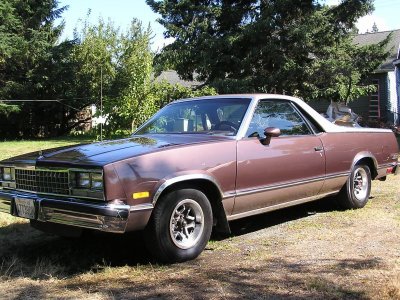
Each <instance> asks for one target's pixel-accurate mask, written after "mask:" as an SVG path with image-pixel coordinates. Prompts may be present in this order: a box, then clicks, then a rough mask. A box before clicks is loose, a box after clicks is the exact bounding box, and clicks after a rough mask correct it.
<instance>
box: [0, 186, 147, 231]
mask: <svg viewBox="0 0 400 300" xmlns="http://www.w3.org/2000/svg"><path fill="white" fill-rule="evenodd" d="M16 197H18V198H25V199H32V200H34V203H35V211H36V213H35V220H38V221H41V222H50V223H58V224H64V225H70V226H76V227H82V228H89V229H96V230H100V231H105V232H114V233H124V232H126V231H133V230H140V229H143V228H144V227H145V226H146V224H147V222H148V220H149V218H150V215H151V211H152V209H153V205H152V204H139V205H135V206H130V205H114V204H107V203H93V202H88V201H82V200H78V199H73V198H67V199H55V198H48V197H47V196H40V195H36V194H31V193H20V192H16V191H6V190H0V212H4V213H8V214H11V215H14V216H17V217H18V215H17V213H16V209H15V205H14V199H15V198H16Z"/></svg>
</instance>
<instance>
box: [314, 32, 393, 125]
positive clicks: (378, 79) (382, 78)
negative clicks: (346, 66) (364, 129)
mask: <svg viewBox="0 0 400 300" xmlns="http://www.w3.org/2000/svg"><path fill="white" fill-rule="evenodd" d="M390 33H392V39H391V41H390V42H389V45H388V50H389V52H390V55H389V57H388V58H387V59H386V61H384V62H383V63H382V64H381V65H380V66H379V68H378V69H377V70H375V72H373V73H372V74H371V76H370V79H369V80H370V83H371V84H374V85H375V86H376V92H373V93H371V94H370V95H368V96H365V97H361V98H359V99H356V100H354V101H351V102H350V103H349V104H348V106H349V107H350V108H351V109H352V110H353V111H354V112H355V113H356V114H358V115H360V116H362V117H363V118H365V119H376V120H379V121H383V122H388V123H391V124H399V123H400V115H399V113H400V56H399V55H400V53H399V49H400V29H397V30H391V31H383V32H373V33H365V34H358V35H356V36H355V37H354V43H355V44H357V45H360V46H365V45H371V44H376V43H379V42H381V41H383V40H384V39H385V38H386V37H387V36H388V35H389V34H390ZM309 104H310V105H311V106H312V107H313V108H314V109H316V110H317V111H318V112H320V113H323V112H326V110H327V108H328V106H329V104H330V103H329V101H318V102H314V101H313V102H311V103H309Z"/></svg>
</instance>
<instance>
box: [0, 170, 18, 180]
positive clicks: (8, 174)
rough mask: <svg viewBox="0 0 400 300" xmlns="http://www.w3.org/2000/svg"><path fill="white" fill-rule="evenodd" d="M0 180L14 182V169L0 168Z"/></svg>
mask: <svg viewBox="0 0 400 300" xmlns="http://www.w3.org/2000/svg"><path fill="white" fill-rule="evenodd" d="M1 179H2V180H4V181H14V180H15V171H14V168H9V167H3V168H1Z"/></svg>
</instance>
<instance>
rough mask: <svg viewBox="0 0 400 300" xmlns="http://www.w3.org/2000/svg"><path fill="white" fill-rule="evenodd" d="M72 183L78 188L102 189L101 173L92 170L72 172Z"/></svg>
mask: <svg viewBox="0 0 400 300" xmlns="http://www.w3.org/2000/svg"><path fill="white" fill-rule="evenodd" d="M74 175H75V176H74V178H75V180H74V185H75V187H76V188H79V189H94V190H102V189H103V174H102V173H92V172H77V171H75V172H74Z"/></svg>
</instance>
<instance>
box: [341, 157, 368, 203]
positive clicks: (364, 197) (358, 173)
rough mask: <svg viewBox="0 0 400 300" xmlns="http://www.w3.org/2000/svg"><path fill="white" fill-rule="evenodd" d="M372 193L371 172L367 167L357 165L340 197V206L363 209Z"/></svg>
mask: <svg viewBox="0 0 400 300" xmlns="http://www.w3.org/2000/svg"><path fill="white" fill-rule="evenodd" d="M370 193H371V171H370V169H369V167H368V166H367V165H363V164H359V165H355V166H354V168H353V170H352V172H351V174H350V176H349V178H348V179H347V182H346V184H345V186H344V187H343V188H342V190H341V191H340V193H339V195H338V200H339V204H340V205H341V206H342V207H344V208H348V209H354V208H362V207H364V206H365V205H366V204H367V202H368V199H369V196H370Z"/></svg>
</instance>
